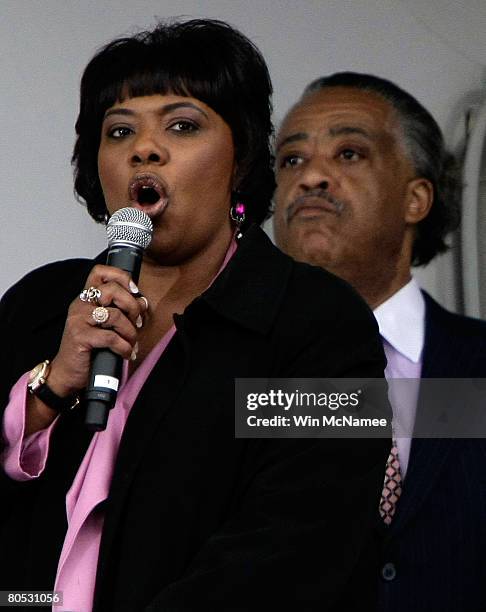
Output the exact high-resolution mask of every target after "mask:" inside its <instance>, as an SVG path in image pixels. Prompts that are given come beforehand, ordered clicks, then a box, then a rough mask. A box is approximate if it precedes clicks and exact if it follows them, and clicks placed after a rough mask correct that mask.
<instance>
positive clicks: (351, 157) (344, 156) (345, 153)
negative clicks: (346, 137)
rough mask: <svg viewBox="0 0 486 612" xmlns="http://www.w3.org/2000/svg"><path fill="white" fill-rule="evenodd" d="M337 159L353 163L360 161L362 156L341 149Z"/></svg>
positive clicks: (354, 151) (355, 152) (353, 151)
mask: <svg viewBox="0 0 486 612" xmlns="http://www.w3.org/2000/svg"><path fill="white" fill-rule="evenodd" d="M339 157H340V158H341V159H344V160H346V161H352V162H354V161H358V160H360V159H361V158H362V157H363V156H362V155H361V153H359V152H358V151H356V150H355V149H342V150H341V151H340V152H339Z"/></svg>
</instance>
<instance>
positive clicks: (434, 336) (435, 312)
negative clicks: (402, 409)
mask: <svg viewBox="0 0 486 612" xmlns="http://www.w3.org/2000/svg"><path fill="white" fill-rule="evenodd" d="M424 297H425V340H424V351H423V356H422V378H445V377H450V376H453V375H454V374H453V372H452V371H451V370H453V368H454V359H453V358H451V342H452V338H451V337H450V332H449V329H448V326H447V324H446V323H447V321H445V322H444V321H443V316H441V315H442V312H443V313H445V314H446V315H447V314H448V313H447V311H444V310H443V309H442V308H440V307H439V306H438V305H437V304H435V302H433V300H432V298H430V297H429V296H428V295H427V294H425V293H424ZM452 354H453V353H452ZM423 402H424V392H423V388H422V387H421V390H420V392H419V399H418V405H417V418H416V420H418V419H419V418H420V416H419V415H420V407H421V405H423ZM455 443H456V441H455V440H453V439H445V438H428V439H424V438H414V439H413V440H412V444H411V448H410V459H409V464H408V470H407V475H406V478H405V482H404V486H403V492H402V495H401V496H400V501H399V502H398V506H397V512H396V515H395V519H394V520H393V522H392V524H391V526H390V531H391V532H397V531H399V530H400V529H401V528H402V527H403V526H404V525H405V524H406V523H408V522H409V521H410V520H412V519H413V517H414V516H415V515H416V514H417V513H418V512H419V510H420V507H421V506H422V504H423V503H424V501H425V500H426V499H427V496H428V495H429V493H430V492H431V491H432V489H433V487H434V485H435V483H436V481H437V479H438V478H439V476H440V473H441V471H442V468H443V467H444V465H445V464H446V462H447V459H448V457H449V455H450V453H451V450H452V448H453V447H454V445H455Z"/></svg>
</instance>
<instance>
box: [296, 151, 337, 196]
mask: <svg viewBox="0 0 486 612" xmlns="http://www.w3.org/2000/svg"><path fill="white" fill-rule="evenodd" d="M331 183H332V176H331V171H330V168H329V166H328V164H327V162H326V161H325V160H324V159H323V158H322V157H321V156H318V157H315V158H312V159H310V160H308V162H307V163H306V166H305V168H304V169H303V171H302V173H301V175H300V187H301V188H302V189H303V190H304V191H309V190H311V189H325V190H327V189H329V186H330V185H331Z"/></svg>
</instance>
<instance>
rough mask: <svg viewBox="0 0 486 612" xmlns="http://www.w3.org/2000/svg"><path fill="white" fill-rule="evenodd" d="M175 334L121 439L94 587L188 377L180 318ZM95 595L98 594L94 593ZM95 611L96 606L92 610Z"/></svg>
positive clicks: (102, 572) (133, 409)
mask: <svg viewBox="0 0 486 612" xmlns="http://www.w3.org/2000/svg"><path fill="white" fill-rule="evenodd" d="M174 319H175V322H176V327H177V333H176V334H175V335H174V337H173V338H172V340H171V341H170V343H169V345H168V346H167V348H166V349H165V351H164V353H163V354H162V356H161V358H160V359H159V361H158V363H157V364H156V365H155V367H154V368H153V370H152V372H151V373H150V375H149V377H148V379H147V381H146V382H145V384H144V386H143V387H142V390H141V392H140V394H139V396H138V398H137V400H136V401H135V403H134V405H133V407H132V410H131V412H130V415H129V417H128V419H127V425H126V426H125V430H124V433H123V436H122V439H121V443H120V448H119V451H118V456H117V461H116V465H115V470H114V474H113V480H112V483H111V487H110V493H109V497H108V500H107V502H106V503H107V512H106V518H105V523H104V526H103V536H102V540H101V545H100V556H99V562H98V570H97V584H100V583H101V582H102V581H101V579H100V577H102V576H103V575H105V569H106V566H107V565H108V564H109V562H110V555H111V551H112V547H113V543H114V538H115V535H116V529H117V526H118V522H119V519H120V513H121V511H122V508H123V507H124V503H123V502H124V500H125V498H126V495H127V493H128V490H129V488H130V483H131V482H132V479H133V477H134V474H135V472H136V470H137V467H138V465H139V463H140V461H141V459H142V457H143V455H144V452H145V450H146V449H147V448H148V446H149V445H150V443H151V440H152V437H153V436H154V435H155V434H156V432H157V427H158V424H159V423H160V421H161V420H162V419H163V417H164V415H165V414H166V413H167V411H168V410H170V409H171V408H172V407H173V406H174V404H175V403H176V401H177V397H178V395H179V393H180V391H181V390H182V388H183V386H184V381H185V379H186V376H187V370H188V363H189V355H188V346H187V342H186V340H185V336H184V331H183V328H182V318H181V317H179V316H178V315H175V316H174ZM97 595H99V593H98V592H97ZM95 609H96V606H95Z"/></svg>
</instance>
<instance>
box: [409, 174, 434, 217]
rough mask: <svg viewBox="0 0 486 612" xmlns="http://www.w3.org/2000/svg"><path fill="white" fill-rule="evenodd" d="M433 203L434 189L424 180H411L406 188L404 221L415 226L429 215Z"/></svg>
mask: <svg viewBox="0 0 486 612" xmlns="http://www.w3.org/2000/svg"><path fill="white" fill-rule="evenodd" d="M433 201H434V188H433V186H432V183H431V182H430V181H429V180H428V179H425V178H415V179H413V180H411V181H410V182H409V184H408V187H407V208H406V211H405V221H406V222H407V223H410V224H412V225H415V224H416V223H418V222H419V221H422V219H425V217H426V216H427V215H428V214H429V212H430V209H431V207H432V203H433Z"/></svg>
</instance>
